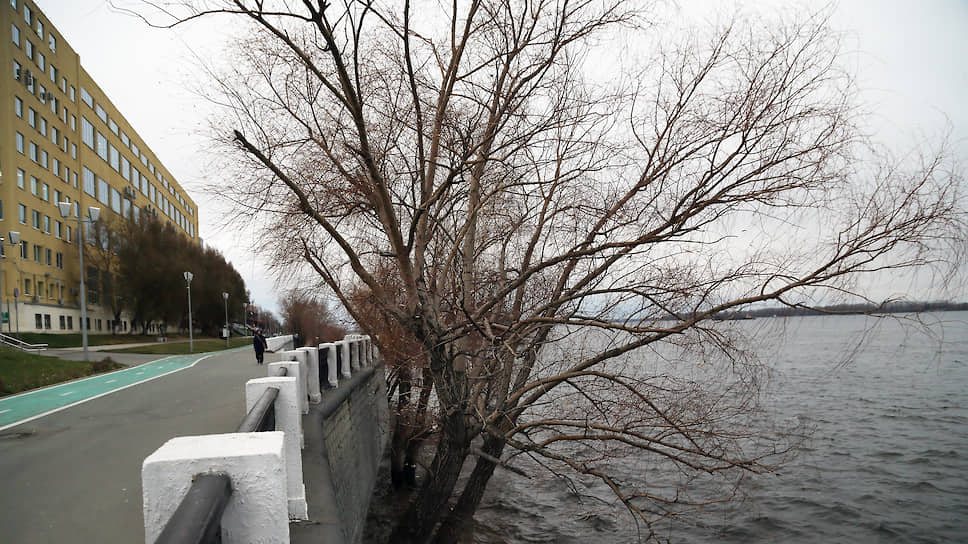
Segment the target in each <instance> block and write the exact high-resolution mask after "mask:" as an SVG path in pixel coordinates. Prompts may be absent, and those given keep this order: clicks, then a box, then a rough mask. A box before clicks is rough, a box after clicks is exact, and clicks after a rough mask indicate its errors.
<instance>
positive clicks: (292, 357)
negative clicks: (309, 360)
mask: <svg viewBox="0 0 968 544" xmlns="http://www.w3.org/2000/svg"><path fill="white" fill-rule="evenodd" d="M280 355H281V356H282V358H281V360H280V361H278V362H276V363H270V364H269V370H268V372H269V373H268V375H269V376H278V375H279V371H278V368H279V367H280V366H285V367H286V373H287V374H286V375H287V376H292V377H294V378H298V379H299V410H300V411H301V412H302V413H304V414H308V413H309V392H308V391H307V390H306V389H307V386H306V372H307V368H306V367H307V365H306V363H305V360H306V354H305V352H302V351H283V352H282V353H281V354H280ZM273 368H275V369H276V370H275V371H274V370H273Z"/></svg>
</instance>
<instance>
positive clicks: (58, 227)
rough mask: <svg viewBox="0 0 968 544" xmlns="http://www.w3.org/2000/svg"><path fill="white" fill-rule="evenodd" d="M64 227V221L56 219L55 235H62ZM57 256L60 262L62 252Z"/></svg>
mask: <svg viewBox="0 0 968 544" xmlns="http://www.w3.org/2000/svg"><path fill="white" fill-rule="evenodd" d="M63 229H64V224H63V223H61V222H60V221H54V236H56V237H58V238H60V237H62V236H63V234H64V231H63ZM57 257H58V262H60V253H58V254H57ZM57 268H64V267H63V266H60V265H58V266H57Z"/></svg>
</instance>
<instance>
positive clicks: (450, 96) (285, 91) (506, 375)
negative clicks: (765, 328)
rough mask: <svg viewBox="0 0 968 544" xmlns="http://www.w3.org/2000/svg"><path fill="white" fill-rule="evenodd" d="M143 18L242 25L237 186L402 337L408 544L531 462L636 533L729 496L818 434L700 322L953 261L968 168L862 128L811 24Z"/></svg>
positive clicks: (865, 294)
mask: <svg viewBox="0 0 968 544" xmlns="http://www.w3.org/2000/svg"><path fill="white" fill-rule="evenodd" d="M153 7H154V8H156V9H157V10H159V11H160V12H161V13H160V15H161V16H163V19H157V18H156V17H155V15H158V14H157V13H155V14H153V15H146V16H147V17H148V18H149V19H151V20H153V21H155V24H167V25H174V24H181V23H184V22H187V21H191V20H194V19H197V18H200V17H202V16H208V15H221V16H233V17H236V18H237V19H238V21H246V22H247V24H248V26H247V27H246V29H245V32H244V35H245V37H244V38H242V39H240V40H239V42H238V43H237V44H236V47H235V49H234V50H232V51H231V53H230V54H229V57H228V58H225V59H220V60H221V61H224V62H220V63H219V65H218V66H212V67H210V68H209V69H210V73H211V75H212V76H213V77H212V79H211V81H212V84H213V86H217V87H218V88H219V89H220V90H221V98H220V99H219V100H220V103H221V104H222V105H224V106H225V112H226V115H225V116H224V117H223V118H221V119H220V120H218V121H217V122H216V126H215V128H216V131H217V133H218V136H219V137H220V138H221V142H222V143H223V144H224V145H225V149H226V150H227V151H228V154H227V155H226V157H227V160H226V170H225V171H226V180H232V182H231V183H226V185H225V186H224V187H221V188H220V190H221V192H222V193H224V194H226V195H228V196H229V198H233V199H234V200H235V202H236V203H237V205H238V206H239V207H238V209H239V210H241V211H240V213H242V214H247V213H251V212H253V211H254V212H257V217H258V219H257V221H260V222H261V224H263V225H265V226H266V227H265V228H266V231H267V234H268V235H269V236H267V237H266V238H267V239H271V240H272V242H273V245H272V246H267V247H266V249H273V250H276V251H277V254H276V255H275V257H276V258H277V259H278V260H279V262H280V263H281V265H280V266H308V267H310V268H311V269H312V270H313V271H315V272H316V274H317V275H318V278H319V279H320V282H321V284H324V285H325V286H327V287H328V288H329V289H330V290H331V291H332V293H333V294H335V296H336V297H338V298H339V300H340V301H341V302H342V303H343V304H344V305H345V307H346V310H347V311H348V312H349V313H350V315H352V316H353V317H354V319H356V321H357V322H358V323H359V324H360V325H361V326H362V327H364V328H365V329H367V331H368V332H370V333H372V334H375V335H376V336H377V341H378V345H379V346H380V348H381V350H383V352H384V353H391V352H392V348H391V346H392V345H394V343H395V342H398V341H401V340H402V341H404V342H407V343H408V345H409V343H410V342H413V344H414V345H413V349H409V348H408V349H407V350H406V351H407V354H406V356H403V357H401V358H400V360H399V361H396V362H395V363H394V365H393V366H394V369H393V371H392V372H391V376H392V377H393V378H394V379H396V380H398V383H396V384H395V387H391V389H393V390H394V391H396V394H397V398H396V400H397V402H396V403H395V404H394V406H395V407H396V408H397V409H398V410H399V411H400V412H401V413H406V412H408V411H409V413H414V412H415V411H416V412H418V413H422V414H429V415H427V416H426V417H432V418H433V424H434V425H435V426H436V429H437V435H436V436H435V442H434V444H435V450H434V452H433V456H432V459H430V460H429V461H428V462H427V471H428V476H427V477H426V478H423V479H422V482H421V485H420V488H419V489H418V490H417V492H416V493H415V494H414V496H413V498H412V500H411V501H410V503H409V507H408V509H407V511H406V512H404V513H403V515H402V516H401V517H400V519H399V522H398V524H397V526H396V528H395V530H394V531H393V534H392V535H391V536H390V540H391V541H393V542H426V541H429V540H431V539H436V540H435V541H436V542H454V541H456V539H457V538H458V536H459V533H460V532H461V530H462V529H463V528H465V527H467V526H469V525H470V524H469V523H468V520H469V518H470V517H471V516H472V515H473V513H474V511H475V509H476V508H477V506H478V504H479V503H480V500H481V497H482V495H483V492H484V490H485V488H486V486H487V483H488V481H489V480H490V477H491V475H492V474H493V471H494V470H495V468H496V467H497V466H499V465H502V466H506V467H509V468H514V464H515V460H516V459H518V458H519V456H522V455H524V456H527V457H529V458H531V459H533V460H536V461H537V462H538V463H539V466H542V467H544V468H545V469H547V470H548V471H550V472H551V473H552V474H554V475H556V476H559V477H567V475H568V474H572V475H575V477H576V478H578V479H589V478H590V479H597V480H599V481H600V482H602V483H603V484H604V485H606V486H607V487H608V488H609V489H611V490H612V492H613V493H614V495H615V497H616V498H617V500H618V501H620V502H621V504H623V505H624V506H625V508H627V509H628V511H629V512H630V513H631V514H632V515H633V516H634V518H635V519H636V520H637V521H638V522H640V523H642V528H643V532H642V535H643V538H647V537H654V536H655V532H654V531H655V527H656V526H655V523H656V522H657V521H659V520H662V519H664V518H668V517H675V516H678V515H680V514H681V513H683V512H688V511H690V510H691V509H693V508H695V507H698V506H702V505H705V504H709V503H713V502H716V501H721V500H728V499H729V498H731V497H732V496H734V494H735V492H736V485H737V482H739V481H740V480H741V479H742V478H744V477H745V476H747V475H750V474H756V473H764V472H770V471H773V470H775V469H776V468H777V467H778V466H779V465H780V464H781V463H782V462H784V461H785V460H786V459H787V458H788V457H787V456H788V454H789V453H790V452H792V451H793V450H794V449H795V447H796V445H797V443H798V440H799V439H800V438H801V436H802V434H801V433H800V430H799V429H790V428H783V429H780V428H776V427H774V426H773V425H772V423H771V422H770V419H769V418H768V417H765V414H764V413H763V412H762V406H761V404H760V395H759V392H760V388H761V385H762V383H763V373H762V371H763V369H764V368H765V366H764V365H762V364H760V363H759V362H758V361H757V360H756V357H755V353H752V352H749V351H747V350H745V349H744V347H745V346H744V344H743V342H742V338H740V337H737V336H735V335H733V334H731V333H730V331H729V330H727V329H725V328H723V327H721V325H719V324H717V322H715V321H714V320H713V319H712V318H713V317H714V316H716V315H718V314H720V313H724V312H731V311H736V310H741V309H743V308H747V307H750V306H751V305H757V304H763V303H767V302H772V303H776V304H783V305H791V306H812V305H816V304H820V303H827V302H834V301H839V302H852V301H854V302H855V301H858V300H860V301H869V300H872V297H873V292H872V291H867V290H865V286H866V285H867V282H865V280H864V277H866V276H867V275H870V274H876V273H878V272H881V273H882V272H884V271H894V270H907V269H912V268H919V267H932V266H933V267H935V269H936V270H942V271H944V270H948V268H946V267H945V263H957V262H959V259H960V258H961V257H962V256H963V249H964V247H963V244H964V233H965V228H964V227H965V223H964V208H963V205H962V204H963V203H962V202H961V201H960V200H959V199H960V198H961V196H960V195H959V193H958V190H959V188H960V183H961V177H960V174H959V172H958V171H957V170H956V169H955V168H954V166H952V163H951V161H950V160H949V159H948V158H947V157H946V156H945V154H944V149H943V146H941V148H940V150H937V151H932V152H926V153H925V154H923V155H922V156H921V157H920V158H919V160H912V159H911V157H910V156H908V157H905V158H904V160H891V159H890V156H889V155H887V154H884V153H882V152H880V151H877V148H876V147H875V146H873V145H872V144H871V143H870V142H868V141H866V140H865V139H864V138H863V137H862V135H861V134H860V132H859V131H858V129H857V127H856V124H855V122H856V120H857V119H856V115H857V109H856V107H855V104H854V103H853V100H854V95H853V90H852V86H851V80H850V75H849V74H848V73H845V72H843V71H842V70H841V69H840V66H839V64H838V55H839V50H838V47H839V46H838V43H837V40H836V36H833V35H831V34H830V33H829V32H828V31H827V30H826V27H825V21H824V19H823V17H822V16H817V15H813V16H803V17H801V18H800V19H799V22H797V23H782V22H781V23H776V22H773V21H771V22H770V24H766V23H764V22H760V21H750V22H746V23H743V24H739V23H735V24H727V25H724V26H720V27H717V28H707V29H704V31H702V32H698V31H697V32H691V33H688V34H685V35H682V36H678V37H677V38H678V39H677V40H675V41H674V42H663V43H662V45H658V44H656V43H655V42H656V40H652V41H650V40H649V38H650V36H652V35H653V34H654V33H655V29H654V28H653V27H650V26H649V25H648V24H647V23H648V21H649V20H650V19H649V12H648V11H647V10H646V9H645V8H643V7H642V4H640V3H637V2H627V1H621V0H570V1H569V0H534V1H528V0H467V1H459V2H458V1H455V2H453V3H437V2H424V1H418V0H410V1H407V0H402V1H399V2H391V1H354V0H343V1H341V2H324V1H309V0H305V1H303V2H294V3H291V4H289V3H283V2H255V1H244V0H234V1H231V0H226V1H214V0H213V1H208V2H198V3H194V4H193V3H186V4H181V3H177V2H176V3H165V4H163V5H162V4H154V5H153ZM201 24H204V22H203V23H201ZM632 43H640V48H639V49H635V48H628V47H626V48H621V47H620V46H621V45H622V44H632ZM646 43H650V44H651V45H652V47H648V46H646V45H645V44H646ZM400 361H408V362H405V363H401V362H400ZM697 362H699V363H702V365H701V366H697V365H696V363H697ZM417 376H420V377H422V378H424V379H421V380H420V381H419V384H420V386H421V387H425V388H426V389H421V391H420V393H419V394H417V395H413V394H411V392H412V390H411V387H412V386H413V383H415V382H416V380H414V379H413V378H415V377H417ZM424 393H426V395H427V396H426V397H425V396H424ZM431 394H432V395H431ZM422 402H428V403H431V404H433V407H434V409H433V410H432V411H431V410H427V408H426V407H421V405H420V403H422ZM420 410H424V412H420ZM421 417H423V416H421ZM414 422H415V425H411V426H410V427H411V429H410V431H406V430H400V428H399V427H398V430H400V431H399V432H410V433H411V435H413V434H414V433H413V428H416V427H422V426H423V425H422V423H421V422H419V421H417V420H414ZM417 434H419V433H417ZM620 463H636V464H642V466H644V467H647V470H649V471H654V472H655V473H656V474H660V475H661V476H660V477H649V478H645V477H643V478H631V479H630V478H626V477H622V476H620V473H619V472H617V471H616V470H615V468H616V467H617V466H618V464H620ZM465 468H466V469H467V470H469V471H470V473H469V475H468V477H467V479H466V481H465V482H464V483H462V484H458V476H459V474H460V473H461V471H462V469H465ZM697 479H698V480H697ZM697 482H701V483H702V485H696V484H697Z"/></svg>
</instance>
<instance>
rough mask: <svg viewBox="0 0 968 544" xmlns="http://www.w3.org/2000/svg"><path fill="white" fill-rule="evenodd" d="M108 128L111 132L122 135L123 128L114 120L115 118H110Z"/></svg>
mask: <svg viewBox="0 0 968 544" xmlns="http://www.w3.org/2000/svg"><path fill="white" fill-rule="evenodd" d="M108 128H110V129H111V132H113V133H114V135H115V136H121V129H120V127H118V124H117V123H115V122H114V119H110V120H108Z"/></svg>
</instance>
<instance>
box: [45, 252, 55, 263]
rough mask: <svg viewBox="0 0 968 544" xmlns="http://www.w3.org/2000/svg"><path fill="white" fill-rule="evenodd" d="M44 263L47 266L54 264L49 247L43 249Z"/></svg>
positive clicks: (52, 253) (52, 254)
mask: <svg viewBox="0 0 968 544" xmlns="http://www.w3.org/2000/svg"><path fill="white" fill-rule="evenodd" d="M44 263H45V264H46V265H47V266H53V265H54V252H53V251H52V250H51V249H50V248H48V249H46V250H44Z"/></svg>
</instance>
